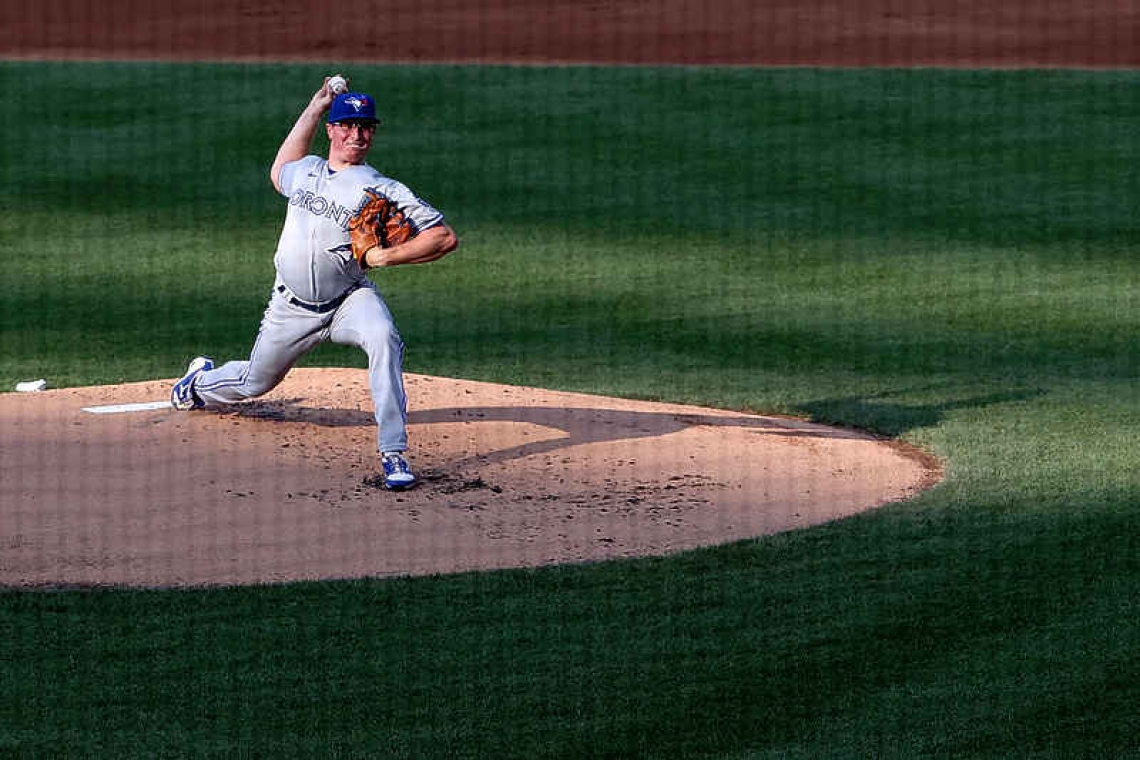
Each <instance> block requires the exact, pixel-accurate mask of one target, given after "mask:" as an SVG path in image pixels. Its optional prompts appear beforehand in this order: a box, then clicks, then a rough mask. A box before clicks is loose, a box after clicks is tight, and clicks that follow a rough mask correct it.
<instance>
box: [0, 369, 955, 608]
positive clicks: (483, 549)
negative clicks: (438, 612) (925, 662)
mask: <svg viewBox="0 0 1140 760" xmlns="http://www.w3.org/2000/svg"><path fill="white" fill-rule="evenodd" d="M169 386H170V381H156V382H145V383H135V384H130V385H122V386H116V387H95V388H76V389H67V390H54V391H44V392H39V393H28V394H23V393H10V394H3V395H0V424H2V425H3V428H4V435H3V438H2V439H0V472H2V473H3V474H4V477H3V480H2V481H0V503H2V504H3V505H4V509H3V510H2V511H0V536H3V548H2V554H0V556H2V559H3V562H2V563H0V585H9V586H11V585H17V586H87V585H125V586H148V587H153V586H189V585H218V584H227V585H228V584H251V583H269V582H281V581H290V580H297V579H330V578H357V577H369V576H391V575H421V574H424V575H426V574H433V573H452V572H459V571H466V570H476V569H489V568H508V567H523V566H538V565H548V564H555V563H568V562H584V561H591V560H603V559H610V558H619V557H633V556H641V555H663V554H669V553H672V552H677V551H680V550H684V549H690V548H694V547H699V546H707V545H712V544H719V543H724V542H728V541H733V540H736V539H743V538H749V537H755V536H760V535H764V534H770V533H774V532H778V531H785V530H791V529H795V528H802V527H804V526H808V525H813V524H817V523H821V522H824V521H827V520H833V519H835V518H838V517H842V516H845V515H850V514H852V513H854V512H858V511H860V510H865V509H869V508H872V507H875V506H878V505H881V504H884V503H886V502H891V501H897V500H900V499H905V498H907V497H909V496H911V495H913V494H915V493H916V492H918V491H919V490H921V489H922V488H924V487H927V486H929V485H930V484H932V483H933V482H935V480H936V479H937V472H936V469H935V468H934V467H933V466H932V464H931V463H930V462H929V461H928V460H927V459H925V458H923V457H920V456H917V455H915V454H913V453H908V452H906V451H905V450H903V448H902V447H899V446H897V445H892V444H890V443H888V442H884V441H881V440H876V439H873V438H870V437H868V436H864V435H861V434H858V433H855V432H852V431H848V430H838V429H834V428H828V427H823V426H820V425H813V424H809V423H806V422H801V421H797V420H790V419H784V418H774V417H761V416H753V415H744V414H737V413H733V412H726V411H719V410H714V409H703V408H697V407H689V406H677V405H666V404H657V403H648V402H637V401H625V400H619V399H611V398H601V397H596V396H589V395H582V394H574V393H558V392H550V391H544V390H538V389H533V388H517V387H509V386H502V385H493V384H488V383H477V382H467V381H459V380H447V379H441V378H433V377H426V376H419V375H408V376H407V389H408V396H409V406H410V409H411V413H410V415H409V434H410V437H411V443H412V450H411V451H410V452H409V453H410V454H411V456H410V459H411V461H412V463H413V466H414V468H415V469H416V471H417V472H418V474H419V475H420V477H421V483H420V485H419V486H418V487H417V488H415V489H413V490H411V491H406V492H401V493H395V492H389V491H385V490H384V489H383V488H381V487H379V485H378V478H377V471H378V461H377V457H376V455H375V426H374V423H373V419H372V412H371V400H370V398H369V395H368V389H367V376H366V374H365V373H364V371H363V370H339V369H338V370H328V369H297V370H294V371H293V372H292V373H291V374H290V375H289V377H288V378H287V379H286V380H285V382H284V383H282V385H281V386H280V387H278V388H277V389H276V390H275V391H274V392H273V393H272V394H270V395H268V396H265V397H264V398H263V399H260V400H258V401H255V402H250V403H248V404H246V405H243V406H241V407H240V408H237V409H235V410H234V411H231V412H226V413H213V412H193V413H179V412H175V411H173V410H172V409H170V408H169V407H166V408H147V404H146V402H162V401H163V400H165V399H166V398H167V397H168V392H169ZM122 405H127V406H126V409H123V410H121V411H115V408H116V407H120V406H122ZM131 405H133V406H131ZM153 406H154V405H151V407H153ZM106 407H111V409H107V408H106ZM139 407H142V408H139ZM89 409H96V410H97V411H98V412H99V413H95V412H92V411H87V410H89ZM108 412H109V413H108Z"/></svg>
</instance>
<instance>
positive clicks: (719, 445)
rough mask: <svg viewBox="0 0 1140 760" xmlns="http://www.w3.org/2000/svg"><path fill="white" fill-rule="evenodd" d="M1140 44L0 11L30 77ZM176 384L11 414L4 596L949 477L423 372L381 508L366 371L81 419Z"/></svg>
mask: <svg viewBox="0 0 1140 760" xmlns="http://www.w3.org/2000/svg"><path fill="white" fill-rule="evenodd" d="M1138 42H1140V6H1137V5H1132V4H1129V3H1121V2H1119V0H1086V1H1085V2H1081V3H1076V2H1072V1H1071V0H1042V1H1041V2H1029V1H1028V0H1026V1H1024V2H1019V3H993V2H983V1H982V0H925V1H924V2H917V3H916V2H910V1H909V0H907V1H906V2H904V1H903V0H862V2H860V3H855V4H852V3H845V2H837V1H836V0H815V1H814V2H802V1H801V0H795V1H793V0H770V1H769V2H759V3H758V2H755V1H754V0H700V1H698V0H622V1H620V2H596V1H589V0H568V1H566V2H542V1H541V0H480V2H478V3H464V2H454V1H453V0H420V2H417V3H411V4H407V3H389V2H375V1H374V0H368V1H366V0H344V1H343V2H339V3H336V4H330V3H325V2H317V1H316V0H284V1H283V2H277V3H262V2H251V0H237V1H235V0H185V1H184V2H180V3H171V4H162V3H152V2H149V1H148V0H122V1H121V2H115V3H102V2H97V1H96V0H6V1H5V2H4V3H2V4H0V58H6V59H32V60H34V59H56V60H91V59H135V60H230V61H244V60H250V61H254V60H256V61H303V60H310V61H313V60H321V61H330V62H344V63H347V62H352V61H364V62H370V63H374V62H482V63H512V64H546V63H551V62H555V63H606V64H612V63H616V64H644V63H655V64H657V63H661V64H684V65H705V64H725V65H837V66H971V67H1026V66H1031V67H1042V66H1050V67H1053V66H1055V67H1134V66H1136V65H1138V64H1140V44H1137V43H1138ZM460 232H461V231H460ZM398 316H399V315H397V318H398ZM29 379H31V378H29ZM170 382H171V381H170V380H169V379H168V380H163V381H154V382H148V383H136V384H130V385H123V386H118V387H101V388H78V389H65V390H54V391H53V390H49V391H45V392H39V393H26V394H25V393H9V394H0V425H2V429H3V435H2V437H0V475H2V478H0V504H2V505H3V509H2V510H0V585H18V586H35V587H69V586H90V585H132V586H184V585H214V584H245V583H272V582H281V581H290V580H294V579H318V578H349V577H366V576H388V575H403V574H431V573H448V572H457V571H465V570H475V569H487V568H506V567H521V566H538V565H545V564H553V563H566V562H584V561H592V560H603V559H610V558H620V557H632V556H641V555H649V554H655V555H663V554H668V553H672V552H677V551H682V550H685V549H689V548H693V547H698V546H706V545H713V544H719V543H723V542H727V541H732V540H736V539H742V538H747V537H754V536H761V535H766V534H771V533H774V532H778V531H784V530H790V529H794V528H799V527H804V526H808V525H813V524H817V523H821V522H824V521H828V520H833V519H836V518H839V517H842V516H845V515H850V514H853V513H856V512H859V511H861V510H866V509H870V508H873V507H876V506H879V505H882V504H884V503H887V502H891V501H896V500H900V499H905V498H907V497H909V496H911V495H913V494H915V493H917V492H918V491H920V490H922V489H923V488H926V487H929V486H930V485H932V484H933V483H935V482H936V481H937V480H938V478H939V476H940V474H939V469H938V466H937V463H935V462H933V461H932V460H931V459H930V458H929V457H925V456H922V455H920V454H918V453H916V452H912V451H909V450H907V448H906V447H904V446H900V445H899V444H897V443H893V442H889V441H881V440H875V439H873V438H871V437H869V436H865V435H861V434H858V433H854V432H851V431H844V430H837V429H832V428H826V427H822V426H818V425H812V424H808V423H806V422H801V421H796V420H789V419H782V418H774V417H762V416H752V415H744V414H736V413H732V412H725V411H718V410H710V409H700V408H693V407H684V406H675V405H666V404H651V403H646V402H630V401H622V400H617V399H608V398H599V397H593V396H585V395H580V394H569V393H553V392H549V391H542V390H538V389H532V388H516V387H506V386H499V385H491V384H486V383H472V382H464V381H458V380H449V379H443V378H431V377H424V376H416V375H409V376H408V379H407V382H408V391H409V397H410V408H411V415H410V434H411V440H412V445H413V452H414V454H413V461H414V464H415V466H416V469H417V470H418V472H419V474H420V476H421V478H422V482H421V484H420V486H419V487H417V488H416V489H414V490H412V491H408V492H404V493H392V492H388V491H385V490H383V489H382V488H381V487H380V486H379V481H378V473H377V465H378V463H377V460H376V455H375V452H374V440H375V429H374V423H373V420H372V414H371V410H370V404H371V402H370V400H369V395H368V392H367V388H366V379H365V375H364V373H363V372H361V371H358V370H332V369H326V370H312V369H311V370H295V371H294V372H293V373H292V374H291V375H290V376H289V377H288V378H287V379H286V381H285V382H284V383H283V384H282V385H281V386H280V387H279V388H278V389H277V390H275V391H274V392H273V393H272V394H270V395H268V396H266V397H265V398H263V399H261V400H258V401H256V402H252V403H249V404H247V405H244V406H241V407H238V408H235V409H234V410H233V411H231V412H227V413H208V412H205V413H204V412H196V413H189V414H185V413H177V412H174V411H173V410H171V409H169V408H166V409H151V410H146V411H134V412H125V413H119V414H105V415H104V414H93V413H91V412H87V411H84V408H85V407H86V408H92V407H98V406H101V405H108V404H126V403H133V402H146V401H162V400H163V399H166V398H167V395H168V392H169V383H170Z"/></svg>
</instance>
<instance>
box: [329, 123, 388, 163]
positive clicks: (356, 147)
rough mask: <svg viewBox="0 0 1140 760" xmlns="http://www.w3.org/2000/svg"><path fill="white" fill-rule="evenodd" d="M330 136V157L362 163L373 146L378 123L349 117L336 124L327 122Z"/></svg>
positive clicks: (345, 161) (346, 161)
mask: <svg viewBox="0 0 1140 760" xmlns="http://www.w3.org/2000/svg"><path fill="white" fill-rule="evenodd" d="M326 130H327V132H328V136H329V159H330V160H333V161H334V162H336V159H339V161H343V162H344V163H346V164H362V163H364V158H365V157H366V156H367V155H368V151H369V150H370V149H371V148H372V138H373V137H375V136H376V123H375V122H371V121H355V120H353V119H348V120H346V121H338V122H337V123H335V124H327V125H326Z"/></svg>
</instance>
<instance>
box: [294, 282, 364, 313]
mask: <svg viewBox="0 0 1140 760" xmlns="http://www.w3.org/2000/svg"><path fill="white" fill-rule="evenodd" d="M359 287H360V286H359V285H353V286H352V287H351V288H349V289H348V290H346V291H344V292H343V293H341V294H340V295H339V296H337V297H336V298H334V299H333V300H331V301H325V302H324V303H309V302H307V301H302V300H301V299H300V298H297V297H296V296H295V295H293V294H292V293H290V292H289V289H288V288H286V287H285V286H284V285H278V286H277V292H278V293H280V294H281V295H283V296H285V300H287V301H288V302H289V303H291V304H293V305H294V306H299V307H300V308H302V309H305V310H306V311H311V312H314V313H316V314H327V313H328V312H330V311H332V310H333V309H335V308H336V307H338V306H340V305H341V304H342V303H344V299H346V298H348V297H349V296H350V295H352V294H353V292H354V291H356V290H357V289H358V288H359Z"/></svg>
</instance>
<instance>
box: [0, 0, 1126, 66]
mask: <svg viewBox="0 0 1140 760" xmlns="http://www.w3.org/2000/svg"><path fill="white" fill-rule="evenodd" d="M1138 43H1140V4H1137V3H1134V2H1122V0H1081V1H1080V2H1077V1H1076V0H1019V1H1018V2H994V1H993V0H860V1H859V2H849V1H846V0H807V1H806V2H805V1H804V0H762V1H761V0H611V1H610V2H601V1H600V0H557V1H555V0H479V2H464V1H462V0H418V1H417V2H414V3H396V2H390V0H340V1H339V2H336V3H329V2H326V1H325V0H279V1H278V2H272V3H269V2H264V1H263V0H256V1H255V0H182V2H178V3H155V2H153V1H152V0H116V2H113V3H109V2H100V1H99V0H4V2H3V3H0V56H3V57H8V58H57V59H84V58H134V59H170V60H201V59H224V60H285V61H294V60H320V61H354V60H356V61H369V62H380V61H393V62H400V61H420V62H443V61H465V62H487V63H503V62H505V63H549V62H563V63H628V64H638V63H680V64H694V65H695V64H730V65H758V64H761V65H807V66H812V65H818V64H825V65H841V66H996V67H1010V66H1088V67H1130V66H1136V65H1137V64H1140V44H1138Z"/></svg>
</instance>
